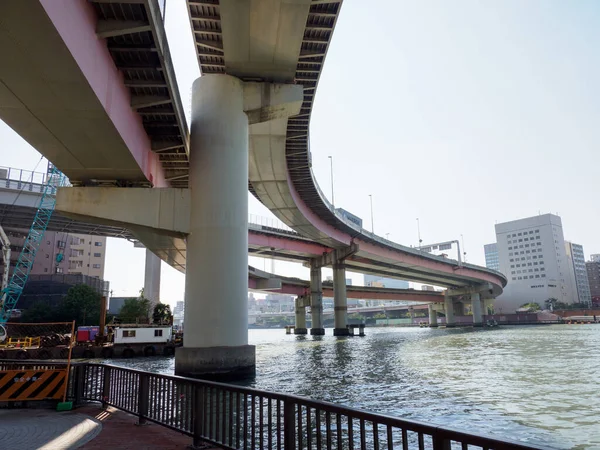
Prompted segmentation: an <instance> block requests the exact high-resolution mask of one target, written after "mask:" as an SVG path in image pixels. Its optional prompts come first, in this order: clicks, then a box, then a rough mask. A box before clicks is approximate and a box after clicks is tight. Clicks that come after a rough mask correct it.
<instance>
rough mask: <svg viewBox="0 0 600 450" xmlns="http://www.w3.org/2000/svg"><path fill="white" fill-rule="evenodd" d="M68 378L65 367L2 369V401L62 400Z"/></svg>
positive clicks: (0, 395) (0, 376)
mask: <svg viewBox="0 0 600 450" xmlns="http://www.w3.org/2000/svg"><path fill="white" fill-rule="evenodd" d="M66 380H67V371H66V370H65V369H39V370H7V371H0V402H21V401H28V400H47V399H53V400H60V399H62V397H63V394H64V391H65V388H66Z"/></svg>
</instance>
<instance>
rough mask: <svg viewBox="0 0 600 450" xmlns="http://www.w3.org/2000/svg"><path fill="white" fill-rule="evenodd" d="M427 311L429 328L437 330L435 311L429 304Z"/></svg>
mask: <svg viewBox="0 0 600 450" xmlns="http://www.w3.org/2000/svg"><path fill="white" fill-rule="evenodd" d="M427 309H428V310H429V326H430V327H431V328H437V326H438V322H437V311H436V310H435V309H434V308H433V305H432V304H429V305H428V306H427Z"/></svg>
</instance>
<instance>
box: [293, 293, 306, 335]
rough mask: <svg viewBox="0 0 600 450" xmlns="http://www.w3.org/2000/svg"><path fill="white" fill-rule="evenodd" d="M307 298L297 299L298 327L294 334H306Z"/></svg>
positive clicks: (299, 297) (301, 296) (300, 296)
mask: <svg viewBox="0 0 600 450" xmlns="http://www.w3.org/2000/svg"><path fill="white" fill-rule="evenodd" d="M305 302H306V297H305V296H303V295H299V296H298V297H296V304H295V306H296V324H295V325H296V326H295V327H294V334H306V331H307V330H306V303H305Z"/></svg>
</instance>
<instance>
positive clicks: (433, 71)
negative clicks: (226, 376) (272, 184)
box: [0, 0, 600, 302]
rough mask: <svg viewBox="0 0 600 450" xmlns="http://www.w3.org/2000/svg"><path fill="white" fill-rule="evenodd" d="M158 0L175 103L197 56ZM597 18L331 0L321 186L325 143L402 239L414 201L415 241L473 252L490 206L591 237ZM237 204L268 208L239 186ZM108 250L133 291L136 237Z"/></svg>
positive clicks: (540, 5) (410, 232)
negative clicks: (245, 201)
mask: <svg viewBox="0 0 600 450" xmlns="http://www.w3.org/2000/svg"><path fill="white" fill-rule="evenodd" d="M167 3H168V5H167V13H166V14H167V19H166V20H167V21H166V25H167V34H168V37H169V40H170V47H171V54H172V56H173V60H174V64H175V68H176V73H177V78H178V82H179V89H180V92H181V95H182V97H183V98H182V100H183V103H184V105H185V109H186V111H187V112H188V114H189V105H190V100H191V99H190V88H191V84H192V82H193V81H194V79H195V78H196V77H198V76H199V70H198V63H197V61H196V57H195V54H194V48H193V41H192V36H191V33H190V30H189V22H188V17H187V11H186V9H185V2H184V0H168V2H167ZM598 23H600V3H599V2H598V1H596V0H589V1H585V0H578V1H577V2H565V1H561V0H558V1H550V0H529V1H527V2H524V1H522V0H514V1H511V0H503V1H486V2H484V1H480V0H478V1H475V0H473V1H467V0H456V1H452V2H448V1H446V0H437V1H434V0H427V1H425V0H421V1H418V2H416V1H413V0H410V1H408V0H407V1H404V0H403V1H399V0H394V1H391V0H390V1H385V2H384V1H379V2H373V3H371V4H370V7H366V6H365V3H364V2H357V1H346V2H345V3H344V5H343V7H342V12H341V14H340V17H339V20H338V23H337V26H336V30H335V33H334V36H333V41H332V45H331V47H330V50H329V53H328V56H327V62H326V64H325V70H324V71H323V74H322V76H321V80H320V83H319V89H318V93H317V96H316V101H315V108H314V112H313V116H312V121H311V150H312V161H313V170H314V172H315V176H316V178H317V180H318V181H319V184H320V185H321V188H322V190H323V192H325V193H326V194H327V195H328V196H330V192H331V184H330V174H329V170H330V168H329V159H328V156H329V155H332V156H333V161H334V189H335V203H336V206H339V207H343V208H345V209H347V210H349V211H351V212H352V213H354V214H356V215H358V216H360V217H362V218H363V221H364V226H365V228H367V229H370V226H371V224H370V209H369V197H368V195H369V194H372V195H373V203H374V222H375V223H374V225H375V232H376V233H377V234H379V235H382V236H385V234H386V233H390V235H389V238H390V239H392V240H394V241H396V242H399V243H401V244H405V245H416V244H417V223H416V218H417V217H418V218H419V219H420V225H421V236H422V239H423V243H424V244H426V243H430V242H437V241H442V240H451V239H460V235H461V234H462V235H463V236H464V242H465V247H466V251H467V260H468V261H469V262H472V263H476V264H484V257H483V245H484V244H486V243H489V242H493V241H494V240H495V233H494V224H495V223H496V222H504V221H508V220H514V219H518V218H522V217H527V216H531V215H535V214H538V212H541V213H546V212H552V213H558V214H559V215H560V216H561V217H562V220H563V228H564V233H565V238H566V239H568V240H573V241H574V242H577V243H580V244H583V246H584V250H585V253H586V256H587V255H589V254H590V253H600V244H599V243H598V240H597V232H596V228H597V224H599V223H600V210H599V208H598V206H597V204H598V197H597V192H598V189H597V188H596V185H597V182H598V181H597V180H598V166H599V162H600V158H599V157H598V156H597V153H596V151H597V150H594V149H597V148H598V147H599V144H600V126H598V123H599V119H600V117H599V116H600V93H599V90H598V80H600V62H599V58H598V56H597V50H598V48H600V45H599V44H600V27H598ZM188 123H189V119H188ZM0 143H1V147H0V148H1V149H2V150H1V152H2V159H1V161H0V164H1V165H4V166H13V167H21V168H26V169H33V167H34V166H35V165H36V163H37V162H38V160H39V158H40V156H39V154H37V152H35V150H33V149H32V148H31V147H30V146H29V145H28V144H26V143H25V142H24V141H22V140H21V139H20V138H19V137H18V136H16V135H15V133H14V132H12V130H10V129H9V128H8V127H7V126H6V125H4V124H2V123H0ZM40 167H41V166H40ZM250 212H251V213H254V214H259V215H263V216H268V215H270V213H269V212H268V210H266V208H264V207H263V206H262V205H260V204H259V203H258V202H257V201H256V200H254V199H253V198H251V200H250ZM107 250H108V251H107V269H106V279H108V280H109V281H110V282H111V286H112V289H113V291H114V295H128V294H135V293H137V291H138V290H139V289H140V287H141V286H142V285H143V265H144V251H143V250H139V249H133V248H132V246H131V245H130V244H129V243H126V242H123V241H119V240H114V239H113V240H111V241H110V243H109V245H108V249H107ZM451 256H453V255H451ZM123 261H126V265H127V269H126V270H124V269H123ZM251 263H254V264H256V265H257V266H258V267H259V268H263V263H262V262H260V263H257V262H256V260H254V258H253V261H251ZM264 267H265V268H266V269H267V270H268V269H270V263H267V264H266V266H264ZM276 270H277V272H282V271H283V272H286V273H287V274H289V275H293V276H304V277H307V276H308V274H307V272H306V271H305V270H303V269H298V268H295V267H294V266H290V265H288V264H285V263H281V262H278V263H276ZM162 275H163V284H162V289H161V297H162V299H163V301H167V302H174V301H176V300H180V299H182V298H183V275H180V274H179V273H177V272H175V271H174V270H173V269H171V268H169V267H166V264H163V272H162ZM356 279H359V277H356Z"/></svg>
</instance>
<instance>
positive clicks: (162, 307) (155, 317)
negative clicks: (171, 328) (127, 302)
mask: <svg viewBox="0 0 600 450" xmlns="http://www.w3.org/2000/svg"><path fill="white" fill-rule="evenodd" d="M172 317H173V315H172V314H171V307H170V306H169V305H167V304H166V303H157V304H156V305H155V306H154V311H153V312H152V321H153V322H154V323H155V324H158V325H160V324H168V323H172V320H171V318H172Z"/></svg>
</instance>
